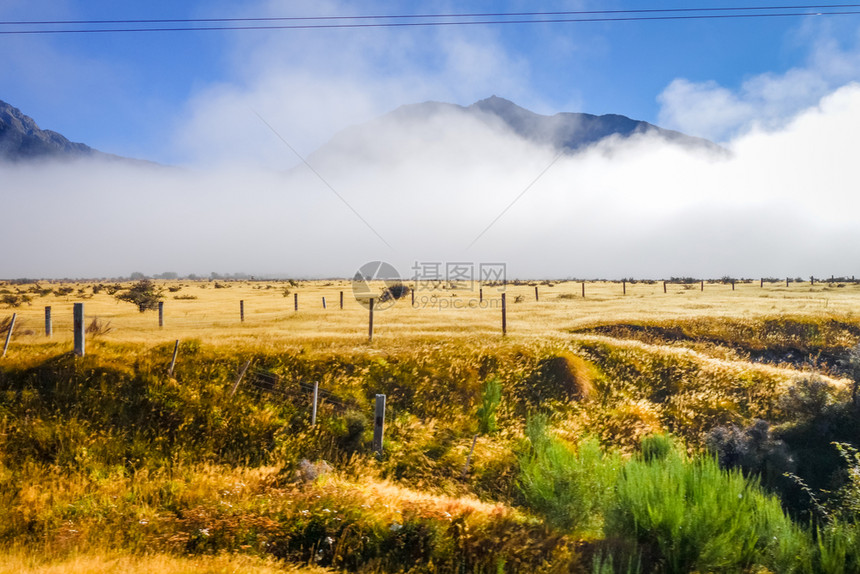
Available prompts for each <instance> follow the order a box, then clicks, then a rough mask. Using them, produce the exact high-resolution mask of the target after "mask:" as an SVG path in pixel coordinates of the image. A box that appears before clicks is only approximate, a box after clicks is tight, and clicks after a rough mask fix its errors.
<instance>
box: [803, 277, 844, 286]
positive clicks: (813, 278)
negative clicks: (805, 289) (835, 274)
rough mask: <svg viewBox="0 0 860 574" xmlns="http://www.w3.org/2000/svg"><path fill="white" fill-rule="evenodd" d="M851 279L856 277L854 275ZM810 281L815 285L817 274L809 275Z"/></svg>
mask: <svg viewBox="0 0 860 574" xmlns="http://www.w3.org/2000/svg"><path fill="white" fill-rule="evenodd" d="M851 279H852V280H853V279H854V278H853V277H852V278H851ZM809 283H810V285H815V276H814V275H810V276H809Z"/></svg>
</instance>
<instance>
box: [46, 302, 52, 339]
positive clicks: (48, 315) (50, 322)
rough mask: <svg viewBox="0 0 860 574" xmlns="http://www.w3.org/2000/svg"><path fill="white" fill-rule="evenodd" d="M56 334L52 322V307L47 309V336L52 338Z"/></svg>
mask: <svg viewBox="0 0 860 574" xmlns="http://www.w3.org/2000/svg"><path fill="white" fill-rule="evenodd" d="M53 334H54V323H53V321H51V306H50V305H48V306H47V307H45V336H46V337H50V336H52V335H53Z"/></svg>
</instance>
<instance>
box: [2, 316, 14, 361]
mask: <svg viewBox="0 0 860 574" xmlns="http://www.w3.org/2000/svg"><path fill="white" fill-rule="evenodd" d="M17 316H18V313H12V322H11V323H9V332H8V333H6V343H4V344H3V354H2V355H0V357H5V356H6V349H8V348H9V341H11V340H12V331H14V330H15V318H16V317H17Z"/></svg>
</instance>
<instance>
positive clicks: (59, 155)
mask: <svg viewBox="0 0 860 574" xmlns="http://www.w3.org/2000/svg"><path fill="white" fill-rule="evenodd" d="M81 158H98V159H107V160H112V161H120V162H130V163H134V164H150V162H145V161H141V160H136V159H129V158H124V157H121V156H117V155H112V154H108V153H103V152H100V151H98V150H96V149H93V148H91V147H90V146H88V145H86V144H82V143H75V142H72V141H69V140H68V139H66V138H65V137H64V136H63V135H61V134H58V133H57V132H54V131H51V130H43V129H41V128H40V127H39V126H38V125H37V124H36V122H35V121H34V120H33V118H31V117H29V116H27V115H25V114H24V113H23V112H22V111H21V110H19V109H18V108H16V107H14V106H12V105H10V104H7V103H6V102H4V101H2V100H0V162H6V163H20V162H27V161H33V160H43V159H51V160H74V159H81ZM150 165H154V164H150Z"/></svg>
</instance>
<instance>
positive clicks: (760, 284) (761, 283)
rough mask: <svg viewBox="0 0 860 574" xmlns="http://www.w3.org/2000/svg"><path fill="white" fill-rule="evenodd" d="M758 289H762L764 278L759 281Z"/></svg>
mask: <svg viewBox="0 0 860 574" xmlns="http://www.w3.org/2000/svg"><path fill="white" fill-rule="evenodd" d="M759 287H761V288H762V289H764V277H762V278H761V281H760V283H759Z"/></svg>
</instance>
